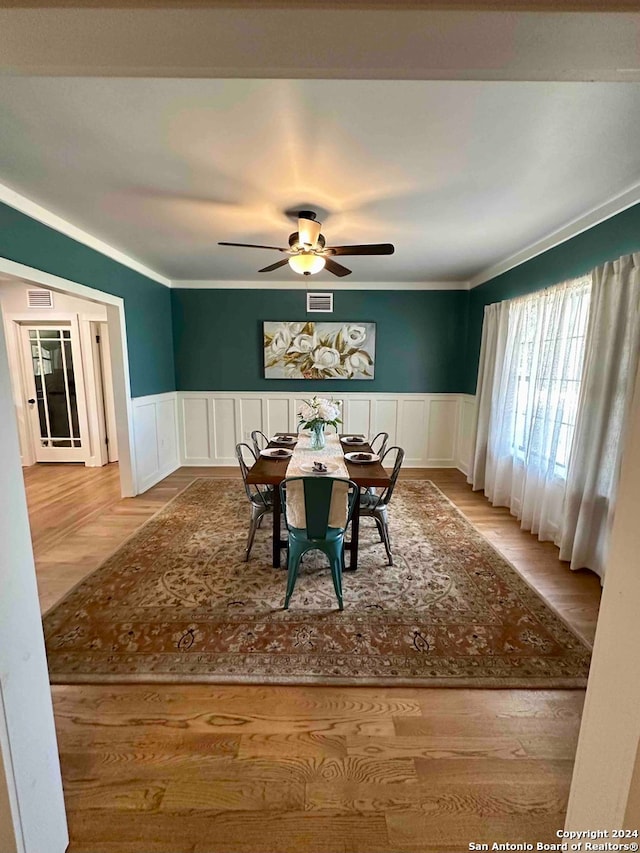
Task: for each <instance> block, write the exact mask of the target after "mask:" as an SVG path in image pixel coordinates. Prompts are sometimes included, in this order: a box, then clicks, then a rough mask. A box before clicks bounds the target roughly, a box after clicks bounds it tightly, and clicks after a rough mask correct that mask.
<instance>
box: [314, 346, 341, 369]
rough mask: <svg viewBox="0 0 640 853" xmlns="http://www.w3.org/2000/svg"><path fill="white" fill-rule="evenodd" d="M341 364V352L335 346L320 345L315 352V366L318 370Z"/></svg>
mask: <svg viewBox="0 0 640 853" xmlns="http://www.w3.org/2000/svg"><path fill="white" fill-rule="evenodd" d="M339 364H340V353H339V352H338V350H337V349H334V348H333V347H318V349H317V350H315V352H314V353H313V366H314V367H315V368H316V370H324V369H325V368H327V367H338V365H339Z"/></svg>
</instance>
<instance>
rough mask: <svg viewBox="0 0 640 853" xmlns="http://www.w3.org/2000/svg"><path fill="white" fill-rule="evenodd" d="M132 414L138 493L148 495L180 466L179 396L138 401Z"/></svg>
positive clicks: (171, 394)
mask: <svg viewBox="0 0 640 853" xmlns="http://www.w3.org/2000/svg"><path fill="white" fill-rule="evenodd" d="M132 412H133V435H134V449H135V452H134V454H133V455H134V459H135V473H136V483H137V490H138V492H146V491H147V489H150V488H151V486H153V485H155V484H156V483H158V482H160V480H163V479H164V478H165V477H167V476H168V475H169V474H171V472H172V471H175V470H176V468H178V467H179V465H180V459H179V457H178V423H177V395H176V392H175V391H169V392H168V393H166V394H152V395H150V396H148V397H135V398H134V400H133V401H132Z"/></svg>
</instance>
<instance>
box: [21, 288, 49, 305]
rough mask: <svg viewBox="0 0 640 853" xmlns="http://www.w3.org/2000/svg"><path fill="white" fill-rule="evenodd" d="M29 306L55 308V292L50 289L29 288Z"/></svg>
mask: <svg viewBox="0 0 640 853" xmlns="http://www.w3.org/2000/svg"><path fill="white" fill-rule="evenodd" d="M27 305H28V306H29V308H53V293H52V292H51V291H50V290H27Z"/></svg>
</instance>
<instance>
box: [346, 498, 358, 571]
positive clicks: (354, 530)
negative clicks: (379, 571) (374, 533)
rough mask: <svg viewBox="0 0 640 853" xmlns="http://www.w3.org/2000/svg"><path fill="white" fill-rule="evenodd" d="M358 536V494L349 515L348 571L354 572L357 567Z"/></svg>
mask: <svg viewBox="0 0 640 853" xmlns="http://www.w3.org/2000/svg"><path fill="white" fill-rule="evenodd" d="M359 536H360V495H358V499H357V500H356V505H355V507H354V508H353V515H352V516H351V548H350V551H351V559H350V561H349V565H348V566H347V569H346V570H347V571H348V572H355V570H356V569H357V568H358V538H359Z"/></svg>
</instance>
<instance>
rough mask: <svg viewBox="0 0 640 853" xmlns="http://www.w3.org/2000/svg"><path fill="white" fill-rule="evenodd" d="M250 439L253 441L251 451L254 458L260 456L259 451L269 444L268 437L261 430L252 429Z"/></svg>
mask: <svg viewBox="0 0 640 853" xmlns="http://www.w3.org/2000/svg"><path fill="white" fill-rule="evenodd" d="M251 441H252V442H253V451H254V455H255V457H256V459H257V458H258V456H260V451H261V450H264V449H265V447H266V446H267V445H268V444H269V439H268V438H267V436H266V435H265V434H264V433H263V432H262V430H259V429H254V431H253V432H252V433H251Z"/></svg>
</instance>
